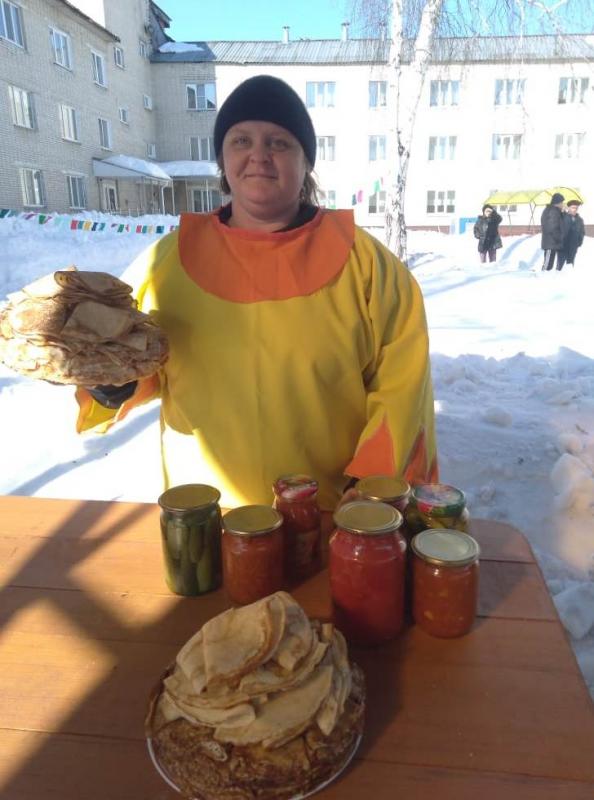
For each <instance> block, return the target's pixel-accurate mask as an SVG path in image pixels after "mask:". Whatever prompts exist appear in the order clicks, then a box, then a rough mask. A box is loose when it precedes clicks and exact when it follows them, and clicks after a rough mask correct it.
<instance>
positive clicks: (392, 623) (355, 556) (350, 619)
mask: <svg viewBox="0 0 594 800" xmlns="http://www.w3.org/2000/svg"><path fill="white" fill-rule="evenodd" d="M334 522H335V525H336V530H335V531H334V533H333V534H332V536H331V537H330V544H329V573H330V590H331V594H332V604H333V609H334V621H335V624H336V626H337V627H338V628H339V629H340V630H341V631H342V633H343V634H344V635H345V636H346V637H347V639H348V640H349V641H350V642H351V643H353V644H359V645H378V644H381V643H383V642H387V641H389V640H390V639H393V638H394V637H396V636H397V635H398V634H399V633H400V631H401V630H402V626H403V622H404V565H405V551H406V542H405V540H404V538H403V537H402V536H401V534H400V533H399V531H398V528H399V527H400V525H401V523H402V515H401V514H400V512H399V511H398V510H397V509H395V508H393V507H392V506H389V505H387V504H386V503H377V502H372V501H366V500H360V501H356V502H353V503H346V504H345V505H343V506H341V507H340V508H338V509H337V510H336V512H335V514H334Z"/></svg>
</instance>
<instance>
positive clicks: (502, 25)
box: [349, 0, 594, 261]
mask: <svg viewBox="0 0 594 800" xmlns="http://www.w3.org/2000/svg"><path fill="white" fill-rule="evenodd" d="M349 5H350V10H351V12H352V14H353V19H354V22H355V24H356V25H358V27H359V29H360V30H362V31H363V32H365V33H366V34H367V35H370V36H372V37H374V38H377V40H378V42H379V43H382V44H385V43H384V42H383V41H382V40H383V39H384V38H385V35H380V32H382V34H385V33H387V36H388V56H387V63H388V75H389V79H388V86H389V89H390V96H391V97H392V98H395V102H394V103H393V104H392V108H393V110H394V116H393V120H392V126H391V129H390V131H389V141H390V142H391V143H393V145H394V146H393V147H392V148H391V150H390V153H389V159H390V160H389V168H388V176H387V191H386V211H385V238H386V244H387V245H388V247H389V248H390V249H391V250H393V251H394V252H395V253H397V254H398V256H399V257H400V258H401V259H402V260H403V261H405V260H406V255H407V233H406V219H405V212H406V182H407V176H408V167H409V162H410V157H411V151H412V148H413V142H414V129H415V119H416V116H417V109H418V107H419V102H420V100H421V95H422V92H423V87H424V84H425V78H426V75H427V71H428V69H429V66H430V64H431V61H432V58H433V56H434V52H435V47H436V43H437V41H439V44H440V48H441V50H442V51H444V52H447V44H448V43H450V44H451V45H452V46H454V45H455V42H456V40H458V41H459V40H460V38H462V37H464V38H465V39H467V40H472V39H473V38H477V37H479V36H483V37H485V36H517V37H519V43H520V46H521V41H522V37H523V36H525V35H527V34H528V33H530V34H535V33H542V34H555V35H556V36H558V37H559V40H560V49H561V50H562V49H563V41H562V40H563V35H564V34H566V33H588V32H590V31H591V29H592V25H593V23H592V19H593V18H594V0H351V2H350V4H349ZM381 52H382V53H385V50H382V51H381ZM379 53H380V50H379V49H378V54H379Z"/></svg>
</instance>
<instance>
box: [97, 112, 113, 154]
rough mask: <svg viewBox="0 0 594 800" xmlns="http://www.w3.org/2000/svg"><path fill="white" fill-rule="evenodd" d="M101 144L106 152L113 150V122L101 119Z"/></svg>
mask: <svg viewBox="0 0 594 800" xmlns="http://www.w3.org/2000/svg"><path fill="white" fill-rule="evenodd" d="M99 143H100V145H101V147H102V148H103V149H104V150H111V122H110V121H109V120H108V119H103V118H102V117H99Z"/></svg>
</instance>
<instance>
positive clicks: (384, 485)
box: [355, 475, 410, 514]
mask: <svg viewBox="0 0 594 800" xmlns="http://www.w3.org/2000/svg"><path fill="white" fill-rule="evenodd" d="M355 489H356V490H357V491H358V492H359V494H360V495H361V498H362V499H363V500H373V501H375V502H376V503H387V504H388V505H389V506H393V507H394V508H397V509H398V511H400V513H401V514H404V510H405V508H406V506H407V505H408V498H409V497H410V483H409V482H408V481H407V480H405V479H404V478H394V477H392V476H390V475H369V476H368V477H367V478H361V479H360V480H358V481H357V483H356V484H355Z"/></svg>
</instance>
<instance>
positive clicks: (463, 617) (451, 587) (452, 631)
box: [412, 528, 479, 638]
mask: <svg viewBox="0 0 594 800" xmlns="http://www.w3.org/2000/svg"><path fill="white" fill-rule="evenodd" d="M412 552H413V619H414V621H415V623H416V624H417V625H418V626H419V627H420V628H422V629H423V630H424V631H426V633H429V634H430V635H431V636H439V637H442V638H453V637H455V636H463V635H464V634H465V633H468V631H469V630H470V629H471V628H472V625H473V623H474V620H475V617H476V611H477V604H478V576H479V546H478V542H477V541H476V540H475V539H473V538H472V536H469V535H468V534H467V533H462V532H460V531H454V530H445V529H443V528H440V529H438V530H426V531H422V532H421V533H418V534H417V535H416V536H415V537H414V539H413V540H412Z"/></svg>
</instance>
